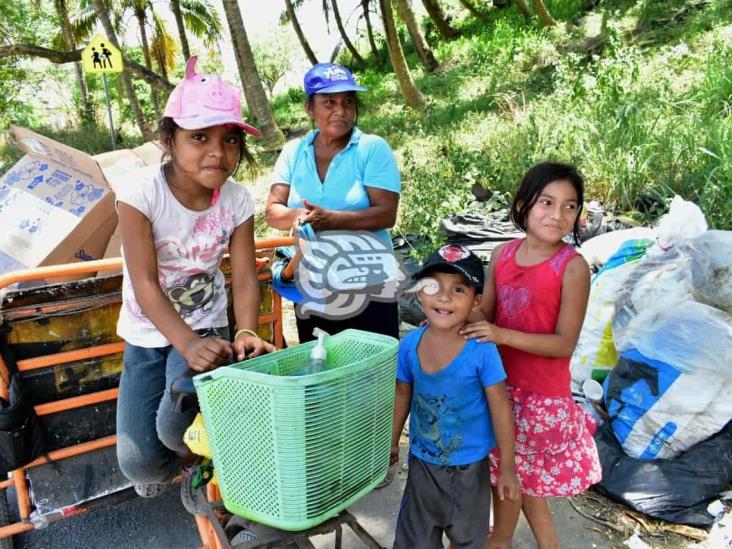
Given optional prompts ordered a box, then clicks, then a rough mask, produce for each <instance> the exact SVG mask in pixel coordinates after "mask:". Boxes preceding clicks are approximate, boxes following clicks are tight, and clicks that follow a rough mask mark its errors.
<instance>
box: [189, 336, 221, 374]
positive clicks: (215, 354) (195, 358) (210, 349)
mask: <svg viewBox="0 0 732 549" xmlns="http://www.w3.org/2000/svg"><path fill="white" fill-rule="evenodd" d="M231 355H232V347H231V343H229V342H228V341H226V340H225V339H211V338H202V337H197V338H196V339H195V340H193V341H192V342H191V343H190V344H189V345H188V347H187V349H186V352H185V356H184V358H185V359H186V362H188V367H189V368H190V369H191V370H195V371H196V372H207V371H208V370H213V369H214V368H217V367H219V366H221V365H223V364H226V363H227V362H229V360H231Z"/></svg>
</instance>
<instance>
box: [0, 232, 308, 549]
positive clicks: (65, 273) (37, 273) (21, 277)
mask: <svg viewBox="0 0 732 549" xmlns="http://www.w3.org/2000/svg"><path fill="white" fill-rule="evenodd" d="M293 244H294V239H293V238H270V239H265V240H260V241H258V242H257V243H256V248H257V250H269V249H274V248H277V247H279V246H291V245H293ZM267 263H268V260H267V259H266V258H258V259H257V270H258V271H261V269H262V268H263V267H264V266H266V264H267ZM121 268H122V259H121V258H113V259H100V260H98V261H85V262H79V263H70V264H66V265H53V266H49V267H39V268H35V269H24V270H19V271H13V272H10V273H6V274H2V275H0V290H2V289H3V288H6V287H8V286H11V285H13V284H16V283H18V282H27V281H30V280H48V279H53V278H62V277H69V276H80V275H88V274H91V273H98V272H107V271H115V270H119V269H121ZM270 276H271V275H270V274H268V273H260V274H259V276H258V277H257V278H258V279H259V280H260V281H264V280H268V279H269V278H270ZM0 305H1V302H0ZM272 309H273V310H272V312H271V313H268V314H263V315H260V317H259V323H260V324H268V323H270V322H271V323H272V324H273V335H274V343H275V346H276V347H278V348H282V346H283V344H284V337H283V334H282V298H281V297H280V296H279V295H278V294H277V292H275V291H273V307H272ZM0 312H1V310H0ZM123 349H124V342H121V341H120V342H114V343H107V344H104V345H97V346H95V347H89V348H86V349H76V350H73V351H66V352H61V353H55V354H52V355H45V356H39V357H34V358H29V359H25V360H19V361H18V364H17V366H18V370H19V371H21V372H27V371H32V370H36V369H39V368H48V367H51V366H56V365H59V364H67V363H70V362H76V361H80V360H86V359H90V358H97V357H102V356H109V355H112V354H115V353H120V352H122V350H123ZM9 381H10V373H9V370H8V367H7V365H6V364H5V362H4V361H3V359H2V357H1V356H0V397H2V398H5V399H7V398H8V384H9ZM117 392H118V391H117V389H107V390H104V391H98V392H95V393H90V394H87V395H81V396H77V397H71V398H67V399H63V400H59V401H55V402H49V403H45V404H39V405H37V406H35V410H36V413H37V414H38V415H40V416H43V415H48V414H54V413H57V412H61V411H65V410H72V409H76V408H82V407H84V406H89V405H91V404H96V403H99V402H106V401H110V400H115V399H116V398H117ZM115 443H116V436H115V435H111V436H107V437H103V438H100V439H97V440H92V441H89V442H84V443H81V444H77V445H74V446H69V447H67V448H61V449H59V450H54V451H52V452H49V453H48V456H42V457H39V458H37V459H35V460H34V461H32V462H30V463H28V464H26V465H25V466H24V467H21V468H19V469H16V470H14V471H13V472H12V473H11V476H10V478H8V479H7V480H4V481H1V482H0V490H4V489H7V488H10V487H14V488H15V491H16V499H17V503H18V514H19V516H20V522H16V523H14V524H9V525H7V526H3V527H0V538H5V537H8V536H13V535H15V534H19V533H21V532H25V531H27V530H31V529H32V528H33V525H32V524H31V523H30V522H29V521H28V517H29V516H30V513H31V501H30V495H29V493H28V483H27V481H26V477H25V471H26V469H30V468H32V467H38V466H39V465H43V464H45V463H48V458H50V459H51V460H53V461H56V460H60V459H66V458H70V457H73V456H78V455H80V454H84V453H87V452H91V451H94V450H98V449H101V448H107V447H109V446H114V444H115ZM85 511H86V508H85V507H84V506H80V507H78V508H77V509H74V510H73V511H72V512H70V513H69V514H68V515H67V516H72V515H77V514H79V513H83V512H85ZM197 519H198V517H197ZM196 522H197V524H198V527H199V530H200V533H201V537H202V540H203V541H204V545H206V546H211V547H216V546H218V545H219V544H218V540H216V538H215V536H212V535H211V534H212V531H211V526H210V524H208V525H206V522H207V521H205V520H204V521H199V520H197V521H196ZM207 526H208V527H207ZM206 538H208V539H206ZM207 541H208V543H207ZM209 543H210V544H211V545H208V544H209Z"/></svg>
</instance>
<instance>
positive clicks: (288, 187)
mask: <svg viewBox="0 0 732 549" xmlns="http://www.w3.org/2000/svg"><path fill="white" fill-rule="evenodd" d="M304 88H305V95H306V96H307V99H306V100H305V112H307V115H308V117H309V118H310V119H311V120H312V122H313V125H314V129H313V130H312V131H310V132H308V134H307V135H305V136H304V137H302V138H299V139H295V140H293V141H290V142H289V143H287V144H286V145H285V147H284V149H283V151H282V153H281V154H280V157H279V159H278V160H277V163H276V165H275V169H274V175H273V179H272V186H271V187H270V191H269V196H268V198H267V211H266V213H267V222H268V223H269V225H270V226H272V227H274V228H276V229H281V230H291V231H293V232H296V231H297V230H298V228H299V227H303V226H306V225H307V224H309V225H310V227H312V229H313V230H314V231H315V233H316V234H317V233H320V232H322V231H344V232H346V231H354V235H355V234H360V235H363V234H366V235H372V236H373V237H375V238H376V239H378V241H379V242H380V243H383V247H382V250H384V249H385V250H387V251H388V252H391V251H392V249H393V248H392V245H391V240H390V238H389V233H388V229H389V228H390V227H392V226H393V225H394V223H395V221H396V215H397V207H398V205H399V192H400V190H401V182H400V177H399V169H398V168H397V165H396V161H395V160H394V154H393V152H392V150H391V148H390V147H389V145H388V144H387V143H386V141H384V140H383V139H382V138H381V137H378V136H375V135H370V134H366V133H363V132H361V131H360V130H359V129H358V128H357V127H356V122H357V120H358V107H359V100H358V96H357V95H356V92H362V91H366V88H364V87H361V86H359V85H358V84H357V82H356V80H355V78H354V77H353V75H352V74H351V72H350V71H349V70H348V69H347V68H345V67H343V66H342V65H339V64H337V63H319V64H317V65H315V66H313V67H312V68H311V69H310V70H309V71H308V72H307V74H305V78H304ZM361 231H368V233H363V232H361ZM356 232H358V233H356ZM366 241H368V238H366V239H364V240H363V242H366ZM366 247H367V246H366ZM360 251H361V252H362V253H361V254H360V258H361V259H356V262H358V261H360V260H364V261H365V262H366V263H365V265H366V266H365V267H363V266H362V267H361V268H362V269H365V270H367V271H370V270H371V267H369V266H368V257H366V256H367V255H368V254H365V253H363V252H364V250H363V248H362V249H361V250H360ZM352 257H355V256H352ZM374 257H375V256H374ZM326 268H327V266H326ZM354 268H355V269H357V267H355V266H354ZM367 276H368V275H367ZM324 278H327V275H326V276H325V277H324ZM301 290H302V287H301ZM301 316H302V315H300V314H298V318H297V329H298V335H299V337H300V342H304V341H309V340H311V339H313V335H312V332H313V329H314V328H315V327H319V328H321V329H323V330H325V331H326V332H328V333H331V334H333V333H337V332H339V331H342V330H344V329H346V328H357V329H361V330H368V331H371V332H377V333H382V334H386V335H390V336H393V337H398V336H399V314H398V308H397V303H396V300H395V299H394V300H389V301H384V300H380V301H376V300H373V299H372V300H370V301H368V305H366V307H365V308H361V309H360V310H359V311H357V312H356V313H355V314H354V315H348V316H343V315H340V316H336V315H329V314H325V313H324V314H322V315H318V314H317V313H312V312H311V313H310V315H309V316H308V317H307V318H304V317H303V318H301Z"/></svg>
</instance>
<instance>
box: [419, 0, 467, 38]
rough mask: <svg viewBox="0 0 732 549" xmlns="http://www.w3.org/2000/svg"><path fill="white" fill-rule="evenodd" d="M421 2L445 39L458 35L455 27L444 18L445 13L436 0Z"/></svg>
mask: <svg viewBox="0 0 732 549" xmlns="http://www.w3.org/2000/svg"><path fill="white" fill-rule="evenodd" d="M422 4H424V8H425V9H426V10H427V14H428V15H429V16H430V19H432V22H433V23H434V24H435V27H437V30H438V31H439V33H440V34H441V35H442V37H443V38H444V39H445V40H452V39H453V38H457V37H458V36H459V35H460V33H459V32H458V31H457V29H455V28H454V27H452V26H450V23H448V22H447V19H445V14H444V13H443V12H442V7H441V6H440V3H439V2H438V1H437V0H422Z"/></svg>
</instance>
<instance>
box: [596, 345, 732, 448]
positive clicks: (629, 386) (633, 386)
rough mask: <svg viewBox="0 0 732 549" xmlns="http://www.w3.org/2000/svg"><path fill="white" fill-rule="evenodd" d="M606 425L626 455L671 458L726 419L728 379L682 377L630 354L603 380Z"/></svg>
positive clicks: (730, 404)
mask: <svg viewBox="0 0 732 549" xmlns="http://www.w3.org/2000/svg"><path fill="white" fill-rule="evenodd" d="M604 390H605V407H606V409H607V413H608V417H609V422H610V425H611V426H612V429H613V432H614V433H615V437H616V438H617V440H618V442H620V444H621V445H622V447H623V450H624V451H625V453H626V454H628V455H629V456H631V457H634V458H639V459H646V460H648V459H658V458H662V459H672V458H675V457H677V456H678V455H680V454H681V453H683V452H685V451H686V450H688V449H689V448H691V447H692V446H694V445H695V444H697V443H699V442H701V441H702V440H705V439H706V438H709V437H710V436H712V435H714V434H715V433H717V432H718V431H719V430H720V429H722V428H723V427H724V426H725V425H726V424H727V423H728V422H729V421H730V420H732V399H730V398H729V395H730V394H732V380H730V379H729V378H728V379H726V380H724V379H720V378H718V377H712V376H707V375H689V374H684V373H682V372H681V371H679V370H678V369H676V368H674V367H673V366H672V365H670V364H668V363H667V362H664V361H662V360H654V359H651V358H649V357H647V356H644V355H643V354H642V353H640V352H638V351H637V350H635V349H632V350H629V351H626V352H625V353H623V354H622V355H621V357H620V360H619V361H618V364H617V366H616V367H615V368H613V370H612V372H610V375H609V376H608V377H607V379H606V380H605V386H604Z"/></svg>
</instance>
